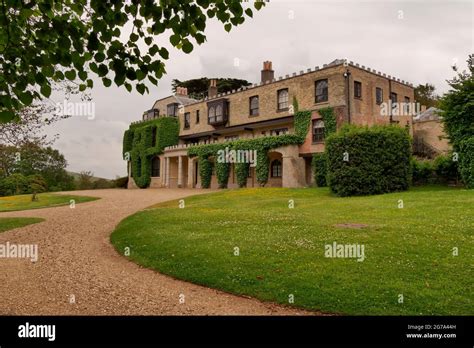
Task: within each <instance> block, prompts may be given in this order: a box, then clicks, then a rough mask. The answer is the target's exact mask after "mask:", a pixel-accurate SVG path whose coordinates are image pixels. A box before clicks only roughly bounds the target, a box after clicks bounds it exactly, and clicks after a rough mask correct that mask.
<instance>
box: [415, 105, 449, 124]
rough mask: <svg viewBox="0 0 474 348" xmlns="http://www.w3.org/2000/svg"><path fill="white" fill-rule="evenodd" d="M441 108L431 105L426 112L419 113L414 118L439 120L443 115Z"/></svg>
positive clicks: (420, 120) (418, 119) (419, 120)
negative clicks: (441, 114)
mask: <svg viewBox="0 0 474 348" xmlns="http://www.w3.org/2000/svg"><path fill="white" fill-rule="evenodd" d="M440 113H441V109H437V108H435V107H434V106H432V107H430V108H429V109H427V110H426V111H424V112H421V113H419V114H418V115H416V116H415V117H414V118H413V121H415V122H422V121H438V120H440V119H441V118H442V117H441V116H440Z"/></svg>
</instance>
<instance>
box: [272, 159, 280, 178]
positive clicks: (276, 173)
mask: <svg viewBox="0 0 474 348" xmlns="http://www.w3.org/2000/svg"><path fill="white" fill-rule="evenodd" d="M271 173H272V178H281V161H279V160H274V161H272V165H271Z"/></svg>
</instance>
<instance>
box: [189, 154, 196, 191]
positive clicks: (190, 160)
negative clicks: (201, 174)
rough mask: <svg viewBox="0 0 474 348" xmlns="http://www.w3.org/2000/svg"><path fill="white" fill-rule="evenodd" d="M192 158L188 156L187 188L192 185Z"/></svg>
mask: <svg viewBox="0 0 474 348" xmlns="http://www.w3.org/2000/svg"><path fill="white" fill-rule="evenodd" d="M194 166H195V164H194V159H193V158H188V188H192V187H194Z"/></svg>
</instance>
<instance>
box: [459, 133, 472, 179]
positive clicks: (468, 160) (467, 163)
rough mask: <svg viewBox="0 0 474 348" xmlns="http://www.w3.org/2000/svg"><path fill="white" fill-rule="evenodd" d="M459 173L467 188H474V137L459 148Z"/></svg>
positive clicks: (462, 143)
mask: <svg viewBox="0 0 474 348" xmlns="http://www.w3.org/2000/svg"><path fill="white" fill-rule="evenodd" d="M459 172H460V173H461V178H462V181H463V182H464V185H466V187H467V188H474V137H471V138H468V139H465V140H463V141H461V143H460V146H459Z"/></svg>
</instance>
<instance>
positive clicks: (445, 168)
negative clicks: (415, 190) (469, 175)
mask: <svg viewBox="0 0 474 348" xmlns="http://www.w3.org/2000/svg"><path fill="white" fill-rule="evenodd" d="M458 163H459V162H458V158H457V156H454V155H453V154H448V155H439V156H438V157H436V158H435V159H434V160H417V159H415V158H413V159H412V163H411V169H412V183H413V184H414V185H423V184H446V183H449V182H457V181H458V179H459V171H458Z"/></svg>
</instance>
